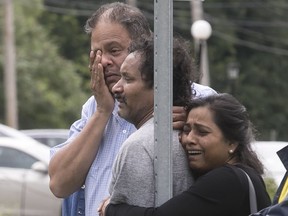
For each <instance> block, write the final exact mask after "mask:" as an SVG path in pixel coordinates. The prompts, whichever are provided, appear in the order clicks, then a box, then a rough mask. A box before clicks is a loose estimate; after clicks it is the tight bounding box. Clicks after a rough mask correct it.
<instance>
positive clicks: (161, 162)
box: [154, 0, 173, 206]
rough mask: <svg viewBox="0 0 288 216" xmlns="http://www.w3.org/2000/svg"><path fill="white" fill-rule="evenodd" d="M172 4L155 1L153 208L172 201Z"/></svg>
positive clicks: (162, 0)
mask: <svg viewBox="0 0 288 216" xmlns="http://www.w3.org/2000/svg"><path fill="white" fill-rule="evenodd" d="M172 3H173V1H172V0H155V1H154V11H155V16H154V40H155V46H154V48H155V49H154V60H155V61H154V72H155V75H154V77H155V79H154V80H155V82H154V96H155V97H154V98H155V102H154V111H155V112H154V114H155V115H154V116H155V122H154V125H155V137H154V139H155V140H154V143H155V145H154V146H155V161H154V162H155V179H156V192H155V193H156V201H155V202H156V203H155V205H156V206H159V205H161V204H162V203H164V202H165V201H167V200H168V199H170V198H171V197H172V161H171V158H172V155H171V154H172V150H171V149H172V115H171V114H172V100H173V99H172V98H173V97H172V94H173V93H172V88H173V86H172V85H173V82H172V77H173V76H172V62H173V56H172V51H173V49H172V47H173V40H172V39H173V4H172Z"/></svg>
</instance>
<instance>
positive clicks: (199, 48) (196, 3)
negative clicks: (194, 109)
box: [190, 0, 210, 86]
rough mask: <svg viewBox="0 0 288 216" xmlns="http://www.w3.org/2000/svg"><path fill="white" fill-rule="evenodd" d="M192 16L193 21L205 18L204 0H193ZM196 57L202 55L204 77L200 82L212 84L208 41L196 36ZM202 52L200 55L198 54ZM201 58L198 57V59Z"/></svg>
mask: <svg viewBox="0 0 288 216" xmlns="http://www.w3.org/2000/svg"><path fill="white" fill-rule="evenodd" d="M190 5H191V17H192V23H193V22H195V21H197V20H201V19H203V5H202V0H191V2H190ZM194 43H195V51H196V53H197V54H196V57H200V61H199V68H200V73H201V75H202V77H201V78H200V84H202V85H206V86H209V85H210V72H209V64H208V48H207V43H206V41H200V40H197V39H196V38H194ZM198 53H200V55H199V54H198ZM198 60H199V59H197V61H198Z"/></svg>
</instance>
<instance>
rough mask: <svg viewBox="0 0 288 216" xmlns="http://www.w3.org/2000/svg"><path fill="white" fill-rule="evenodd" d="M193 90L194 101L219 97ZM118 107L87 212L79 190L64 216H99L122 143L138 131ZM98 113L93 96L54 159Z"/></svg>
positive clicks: (90, 186) (92, 175) (89, 185)
mask: <svg viewBox="0 0 288 216" xmlns="http://www.w3.org/2000/svg"><path fill="white" fill-rule="evenodd" d="M192 89H193V90H194V91H195V97H205V96H207V95H211V94H216V92H215V91H214V90H213V89H211V88H210V87H207V86H202V85H199V84H196V83H193V86H192ZM117 110H118V106H117V102H116V103H115V107H114V110H113V112H112V115H111V117H110V119H109V122H108V124H107V125H106V129H105V132H104V135H103V140H102V143H101V145H100V148H99V150H98V153H97V156H96V158H95V160H94V162H93V164H92V166H91V168H90V170H89V173H88V175H87V177H86V181H85V209H84V206H83V205H84V200H83V192H84V190H79V191H78V192H75V193H74V194H72V195H71V196H69V197H68V198H66V199H65V200H64V202H63V205H62V216H78V215H86V216H92V215H93V216H95V215H96V216H98V213H97V208H98V207H99V205H100V203H101V201H102V200H103V199H105V198H106V197H108V196H109V192H108V187H109V183H110V179H111V174H112V172H111V169H112V166H113V162H114V159H115V158H116V154H117V153H118V151H119V148H120V146H121V145H122V143H123V142H124V141H125V140H126V139H127V138H128V136H129V135H130V134H131V133H133V132H134V131H135V130H136V128H135V127H134V126H133V125H132V124H130V123H128V122H127V121H125V120H124V119H122V118H121V117H119V116H118V113H117ZM95 111H96V101H95V99H94V96H92V97H90V98H89V99H88V101H87V102H86V103H85V104H84V105H83V108H82V114H81V119H80V120H78V121H76V122H75V123H73V125H72V126H71V128H70V134H69V139H68V140H67V141H66V142H65V143H63V144H60V145H58V146H56V147H54V148H52V149H51V156H53V155H54V154H55V153H56V152H57V151H58V150H59V149H60V148H62V147H63V146H65V145H67V144H69V143H70V142H71V140H72V139H74V138H75V137H76V136H77V135H78V134H79V133H80V132H81V130H82V129H83V128H84V126H85V125H86V123H87V121H88V120H89V118H90V117H91V116H92V115H93V113H94V112H95Z"/></svg>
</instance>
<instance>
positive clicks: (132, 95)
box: [112, 52, 154, 126]
mask: <svg viewBox="0 0 288 216" xmlns="http://www.w3.org/2000/svg"><path fill="white" fill-rule="evenodd" d="M140 60H141V55H140V54H139V53H137V52H136V53H135V52H134V53H131V54H129V55H128V56H127V58H126V59H125V60H124V62H123V64H122V66H121V69H120V73H121V79H120V80H119V81H118V82H117V83H116V84H115V85H114V86H113V88H112V92H113V94H114V95H115V98H116V99H117V101H118V102H119V105H118V108H119V109H118V114H119V116H121V117H122V118H124V119H126V120H127V121H129V122H130V123H132V124H134V125H135V126H137V125H138V124H139V122H140V121H141V120H142V119H143V118H144V116H146V115H147V113H149V111H151V109H152V108H153V106H154V91H153V88H151V89H149V88H147V86H146V85H145V82H144V80H143V79H142V77H141V73H140V71H139V69H138V68H139V65H140V62H141V61H140Z"/></svg>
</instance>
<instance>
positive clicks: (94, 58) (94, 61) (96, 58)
mask: <svg viewBox="0 0 288 216" xmlns="http://www.w3.org/2000/svg"><path fill="white" fill-rule="evenodd" d="M101 55H102V52H101V51H100V50H97V51H96V53H95V51H91V52H90V64H89V68H90V75H91V84H90V88H91V90H92V91H93V92H94V91H95V90H96V87H97V85H98V84H100V83H101V82H104V75H103V66H102V64H101Z"/></svg>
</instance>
